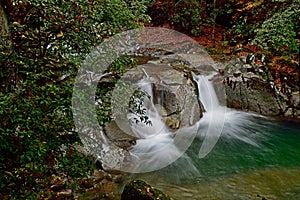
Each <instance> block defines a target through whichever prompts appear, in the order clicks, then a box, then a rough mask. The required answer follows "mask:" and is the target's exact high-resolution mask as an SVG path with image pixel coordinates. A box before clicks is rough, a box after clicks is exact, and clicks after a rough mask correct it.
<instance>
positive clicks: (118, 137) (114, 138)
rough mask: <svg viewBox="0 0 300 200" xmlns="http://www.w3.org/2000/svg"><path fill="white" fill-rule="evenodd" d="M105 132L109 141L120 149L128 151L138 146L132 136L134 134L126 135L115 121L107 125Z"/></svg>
mask: <svg viewBox="0 0 300 200" xmlns="http://www.w3.org/2000/svg"><path fill="white" fill-rule="evenodd" d="M105 132H106V136H107V137H108V139H109V141H110V142H112V143H114V144H115V145H116V146H118V147H120V148H123V149H126V150H127V149H128V148H130V147H131V146H132V145H135V144H136V138H135V137H133V136H132V135H133V133H132V134H131V135H130V134H126V133H124V132H123V131H122V130H121V129H120V128H119V126H118V125H117V124H116V122H115V121H114V120H112V121H111V122H110V123H107V124H106V125H105Z"/></svg>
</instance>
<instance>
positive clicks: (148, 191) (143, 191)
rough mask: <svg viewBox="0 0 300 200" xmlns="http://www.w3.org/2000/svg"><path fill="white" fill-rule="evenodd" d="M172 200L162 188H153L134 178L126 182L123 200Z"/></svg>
mask: <svg viewBox="0 0 300 200" xmlns="http://www.w3.org/2000/svg"><path fill="white" fill-rule="evenodd" d="M133 199H138V200H171V198H170V197H169V196H168V195H166V194H164V193H162V192H161V191H160V190H158V189H156V188H153V187H152V186H150V185H149V184H147V183H146V182H144V181H141V180H134V181H132V182H130V183H128V184H126V186H125V188H124V191H123V193H122V196H121V200H133Z"/></svg>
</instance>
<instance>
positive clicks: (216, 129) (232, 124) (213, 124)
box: [193, 73, 266, 158]
mask: <svg viewBox="0 0 300 200" xmlns="http://www.w3.org/2000/svg"><path fill="white" fill-rule="evenodd" d="M214 75H215V73H212V74H210V75H208V76H204V75H195V74H193V78H194V80H195V81H196V83H197V85H198V92H199V99H200V101H201V103H202V104H203V107H204V109H205V112H204V114H203V117H202V119H200V122H199V125H200V128H199V131H198V137H200V138H204V140H203V142H202V146H201V148H200V150H199V154H198V156H199V158H203V157H205V156H206V155H207V154H208V153H209V152H210V151H211V150H212V149H213V147H214V146H215V145H216V143H217V141H218V139H219V138H220V137H221V135H222V137H226V138H230V139H231V141H233V140H234V139H237V140H241V141H243V142H245V143H248V144H251V145H253V146H258V144H257V137H261V136H262V135H261V134H259V136H258V135H257V134H256V133H257V132H258V131H259V129H260V127H259V126H260V125H259V124H257V123H253V121H254V120H253V118H266V117H263V116H261V115H258V114H254V113H246V112H242V111H237V110H233V109H229V108H227V107H225V106H221V105H220V103H219V100H218V96H217V94H216V90H215V88H214V85H213V82H212V81H210V79H211V78H212V77H213V76H214ZM224 98H225V97H224ZM249 126H250V127H252V128H251V129H249V128H245V127H249Z"/></svg>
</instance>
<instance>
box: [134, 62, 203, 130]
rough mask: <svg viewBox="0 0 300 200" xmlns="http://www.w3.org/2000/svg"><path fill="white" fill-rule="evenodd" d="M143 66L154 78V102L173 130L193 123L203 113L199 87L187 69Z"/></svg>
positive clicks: (152, 80)
mask: <svg viewBox="0 0 300 200" xmlns="http://www.w3.org/2000/svg"><path fill="white" fill-rule="evenodd" d="M139 67H141V68H143V70H144V71H145V73H146V74H147V76H149V77H151V78H150V80H151V82H152V86H153V87H152V88H153V102H154V104H155V105H156V106H157V108H158V110H159V111H160V114H161V115H162V117H163V119H164V120H165V122H166V124H167V125H168V126H169V127H170V129H173V130H175V129H179V128H181V127H185V126H192V125H194V124H195V123H196V122H197V121H199V120H200V118H201V116H202V112H201V103H200V101H199V98H198V96H197V91H196V86H195V84H194V82H193V81H192V79H191V78H189V76H188V75H186V74H185V72H182V71H178V70H176V69H174V68H173V67H172V66H169V65H165V64H145V65H141V66H139Z"/></svg>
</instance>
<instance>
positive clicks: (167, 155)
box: [128, 77, 198, 174]
mask: <svg viewBox="0 0 300 200" xmlns="http://www.w3.org/2000/svg"><path fill="white" fill-rule="evenodd" d="M138 85H139V87H140V88H141V90H143V91H145V92H146V93H147V94H148V95H149V96H150V99H147V98H145V99H144V102H143V106H144V107H145V108H146V115H147V116H148V118H149V121H150V122H151V125H147V124H145V123H133V124H132V125H131V129H132V132H133V133H134V134H135V136H136V137H137V138H139V139H138V140H137V142H136V145H134V146H133V147H132V149H131V150H130V153H131V155H132V156H133V157H134V158H135V159H136V161H135V163H136V166H135V167H136V172H148V171H154V170H156V169H160V168H163V167H166V166H168V165H170V164H171V163H173V162H174V161H176V160H177V159H178V158H180V157H182V159H184V160H185V162H187V163H190V165H189V171H190V173H193V174H197V173H198V171H197V170H196V168H195V167H194V166H193V164H192V161H191V160H190V158H189V157H187V156H186V155H183V154H184V151H185V150H186V149H185V148H184V147H188V146H189V145H186V144H185V145H182V141H181V138H182V136H184V135H186V136H185V138H187V139H189V136H187V134H189V135H190V137H192V133H194V135H195V133H196V131H197V126H196V125H195V126H193V127H187V128H182V129H181V130H180V131H177V132H175V133H172V132H171V131H170V130H169V128H168V127H167V125H166V124H165V122H164V121H163V119H162V116H161V115H160V114H159V112H158V110H157V108H156V106H155V105H154V103H153V92H152V90H153V88H152V85H151V82H150V81H149V80H148V78H146V77H145V78H144V79H142V80H141V81H140V82H139V84H138ZM135 117H136V116H135V115H134V114H132V113H131V114H129V115H128V118H129V119H134V118H135ZM134 171H135V170H134Z"/></svg>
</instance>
